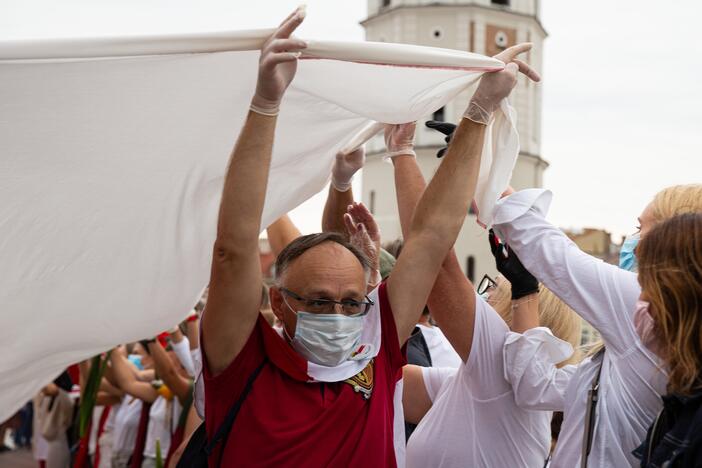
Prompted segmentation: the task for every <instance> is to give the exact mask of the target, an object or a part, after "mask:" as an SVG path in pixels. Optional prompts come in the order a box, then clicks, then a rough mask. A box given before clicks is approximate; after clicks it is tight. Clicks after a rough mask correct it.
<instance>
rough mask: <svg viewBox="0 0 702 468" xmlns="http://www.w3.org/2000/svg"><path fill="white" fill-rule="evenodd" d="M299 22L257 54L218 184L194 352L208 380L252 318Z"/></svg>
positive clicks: (239, 343)
mask: <svg viewBox="0 0 702 468" xmlns="http://www.w3.org/2000/svg"><path fill="white" fill-rule="evenodd" d="M304 16H305V14H304V10H296V11H295V12H294V13H293V14H291V15H290V16H289V17H288V18H287V19H286V20H285V21H284V22H283V23H282V24H281V26H280V27H279V28H278V30H277V31H276V32H275V33H274V34H273V35H272V36H271V38H270V39H269V40H268V41H267V42H266V43H265V44H264V46H263V48H262V50H261V57H260V60H259V73H258V82H257V85H256V94H255V96H254V98H253V100H252V103H251V110H250V111H249V113H248V116H247V118H246V122H245V123H244V127H243V128H242V130H241V133H240V134H239V138H238V140H237V142H236V145H235V146H234V151H233V152H232V155H231V157H230V161H229V168H228V169H227V173H226V176H225V180H224V189H223V191H222V201H221V204H220V210H219V220H218V223H217V238H216V240H215V244H214V249H213V255H212V270H211V277H210V292H209V297H208V300H207V306H206V308H205V313H204V315H203V318H202V336H203V343H202V346H203V349H204V351H205V353H204V354H205V356H206V358H207V365H209V369H210V371H211V372H212V373H213V374H217V373H219V372H221V371H223V370H224V369H225V368H226V367H227V366H228V365H229V364H230V363H231V362H232V361H233V360H234V358H235V357H236V356H237V355H238V354H239V352H240V351H241V349H242V348H243V347H244V344H245V343H246V341H247V339H248V338H249V335H250V334H251V332H252V330H253V327H254V325H255V323H256V318H257V316H258V309H259V305H260V301H261V281H262V278H261V266H260V261H259V255H258V235H259V230H260V227H261V214H262V212H263V203H264V199H265V194H266V187H267V185H268V172H269V169H270V162H271V153H272V149H273V139H274V136H275V126H276V121H277V114H278V106H279V104H280V101H281V99H282V97H283V94H284V92H285V90H286V89H287V87H288V85H289V84H290V82H291V81H292V79H293V77H294V76H295V71H296V69H297V58H298V55H299V54H298V52H299V51H300V50H301V49H303V48H305V47H306V44H305V42H304V41H302V40H299V39H294V38H291V37H290V36H291V34H292V33H293V31H294V30H295V29H296V28H297V27H298V26H299V25H300V23H302V20H303V19H304Z"/></svg>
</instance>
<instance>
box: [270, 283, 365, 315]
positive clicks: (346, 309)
mask: <svg viewBox="0 0 702 468" xmlns="http://www.w3.org/2000/svg"><path fill="white" fill-rule="evenodd" d="M280 291H281V292H283V294H285V295H287V296H290V297H292V298H293V299H295V300H296V301H298V302H301V303H302V304H304V306H305V311H306V312H311V313H313V314H335V313H336V305H337V304H339V305H340V306H341V310H342V312H343V314H344V315H358V314H361V315H365V314H366V313H368V311H369V310H370V308H371V306H372V305H373V304H374V302H373V301H372V300H370V299H369V298H368V296H365V299H366V300H365V301H354V300H353V299H346V300H343V301H333V300H331V299H311V298H307V297H302V296H300V295H299V294H296V293H294V292H292V291H290V290H289V289H285V288H280Z"/></svg>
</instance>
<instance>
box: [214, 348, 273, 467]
mask: <svg viewBox="0 0 702 468" xmlns="http://www.w3.org/2000/svg"><path fill="white" fill-rule="evenodd" d="M267 362H268V358H264V359H263V362H262V363H261V364H259V366H258V367H257V368H256V369H255V370H254V371H253V372H252V373H251V375H250V376H249V379H248V380H247V381H246V385H245V386H244V390H243V391H242V392H241V395H240V396H239V399H238V400H237V401H236V403H234V405H233V406H232V407H231V408H230V409H229V412H228V413H227V416H226V417H225V418H224V421H223V422H222V424H221V425H220V426H219V429H217V432H215V435H214V437H213V438H212V440H211V441H210V442H209V443H208V444H207V446H206V447H205V453H206V454H207V456H208V457H209V456H210V455H212V452H213V451H214V449H215V447H217V444H219V443H220V442H221V441H222V440H224V439H226V438H227V437H229V432H231V430H232V426H233V425H234V420H235V419H236V416H237V415H238V414H239V409H241V405H242V404H243V403H244V400H245V399H246V397H247V396H248V395H249V392H251V387H252V386H253V383H254V380H256V377H258V374H260V373H261V369H263V366H265V365H266V363H267ZM222 450H224V447H223V448H222ZM221 461H222V458H221V457H220V462H221ZM218 465H219V464H218Z"/></svg>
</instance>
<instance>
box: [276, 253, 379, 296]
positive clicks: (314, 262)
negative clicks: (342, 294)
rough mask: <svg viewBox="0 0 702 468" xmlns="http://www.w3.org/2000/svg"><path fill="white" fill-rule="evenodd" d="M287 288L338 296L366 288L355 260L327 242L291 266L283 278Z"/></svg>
mask: <svg viewBox="0 0 702 468" xmlns="http://www.w3.org/2000/svg"><path fill="white" fill-rule="evenodd" d="M284 283H285V284H286V285H290V286H292V285H296V287H298V288H305V289H306V290H309V291H311V290H312V289H316V290H325V291H329V290H331V289H333V290H334V292H338V291H339V289H340V284H339V283H341V284H343V286H344V287H343V288H342V289H344V290H349V289H350V290H354V289H357V288H363V287H364V285H365V272H364V271H363V266H362V265H361V262H360V261H359V260H358V259H357V258H356V256H355V255H354V254H353V253H352V252H351V251H350V250H348V249H347V248H345V247H344V246H342V245H339V244H335V243H331V242H327V243H324V244H320V245H318V246H315V247H313V248H311V249H309V250H307V251H306V252H305V253H303V254H302V255H300V256H299V257H298V258H296V259H295V260H293V261H292V262H290V265H289V266H288V268H287V271H286V272H285V274H284ZM356 283H358V284H356Z"/></svg>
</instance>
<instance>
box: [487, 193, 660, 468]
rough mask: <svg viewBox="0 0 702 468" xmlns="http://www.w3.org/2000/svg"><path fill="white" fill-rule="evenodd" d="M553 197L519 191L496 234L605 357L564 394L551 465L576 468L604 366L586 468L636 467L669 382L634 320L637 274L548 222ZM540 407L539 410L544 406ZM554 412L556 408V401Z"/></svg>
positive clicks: (589, 364)
mask: <svg viewBox="0 0 702 468" xmlns="http://www.w3.org/2000/svg"><path fill="white" fill-rule="evenodd" d="M551 197H552V195H551V192H549V191H547V190H542V189H529V190H522V191H520V192H517V193H514V194H512V195H510V196H509V197H507V198H504V199H502V200H500V201H499V202H498V203H497V208H496V210H495V216H494V227H495V232H496V233H497V234H498V236H500V238H501V239H503V240H504V241H505V242H506V243H507V244H509V246H510V247H511V248H512V249H513V250H514V251H515V253H516V254H517V256H519V259H520V260H521V261H522V263H523V264H524V266H525V267H526V269H527V270H529V271H530V272H531V273H532V274H533V275H534V276H535V277H536V278H537V279H538V280H539V281H541V282H542V283H543V284H544V286H546V287H547V288H549V289H550V290H551V291H553V293H554V294H555V295H556V296H558V297H559V298H560V299H561V300H562V301H563V302H565V303H566V304H568V306H570V307H571V308H572V309H573V310H574V311H575V312H577V313H578V314H579V315H580V316H581V317H582V318H584V319H585V320H586V321H587V322H589V323H590V324H592V326H593V327H594V328H595V329H596V330H597V331H599V332H600V335H601V336H602V339H603V340H604V343H605V346H606V352H605V353H604V359H599V358H598V359H597V360H596V361H594V362H593V360H592V358H588V359H586V360H584V361H583V362H582V363H581V364H580V365H579V366H578V368H577V369H576V371H575V372H574V374H573V376H572V377H571V379H570V383H569V385H568V387H567V389H566V392H565V395H564V399H565V407H564V419H563V425H562V426H561V433H560V436H559V439H558V443H557V444H556V449H555V452H554V454H553V458H552V460H551V466H552V467H554V468H560V467H565V468H574V467H578V466H580V455H581V448H582V440H583V428H584V427H585V411H586V403H585V402H586V400H587V392H588V389H589V388H590V385H591V383H592V381H593V379H594V378H595V375H596V374H597V370H598V368H599V366H600V362H601V363H602V364H601V365H602V373H601V375H600V390H599V401H598V406H597V414H596V419H595V431H594V439H593V442H592V449H591V452H590V457H589V458H588V464H589V466H597V467H608V468H610V467H611V468H619V467H623V466H638V464H639V461H638V460H637V459H636V458H635V457H634V456H633V455H632V454H631V452H632V450H634V449H635V448H636V447H638V446H639V445H640V444H641V442H642V441H643V439H644V438H645V437H646V431H647V430H648V428H649V426H650V425H651V423H652V422H653V419H654V418H655V416H656V414H657V413H658V411H659V410H660V409H661V406H662V401H661V398H660V397H661V395H664V394H665V393H666V390H665V387H666V382H667V377H666V376H665V374H664V372H663V371H662V370H661V368H660V367H659V366H660V364H661V363H660V361H659V359H658V358H657V357H655V356H654V355H653V354H651V352H650V351H648V350H647V349H646V348H645V347H644V346H643V344H641V340H640V339H639V337H638V335H637V334H636V330H635V329H634V324H633V320H632V316H633V313H634V309H635V304H636V301H637V299H638V298H639V295H640V293H641V288H640V286H639V283H638V281H637V278H636V274H635V273H631V272H629V271H625V270H622V269H621V268H619V267H617V266H615V265H610V264H607V263H604V262H603V261H601V260H599V259H597V258H594V257H592V256H590V255H587V254H586V253H584V252H582V251H581V250H580V249H579V248H578V247H577V245H575V243H574V242H573V241H571V240H570V239H568V237H567V236H566V235H565V234H564V233H563V232H562V231H561V230H560V229H558V228H556V227H554V226H552V225H551V224H549V223H548V222H547V221H546V220H545V216H546V212H547V211H548V207H549V205H550V202H551ZM542 403H544V406H546V405H545V403H546V402H542ZM554 405H555V406H554V407H553V408H552V409H557V408H560V406H559V405H561V401H560V399H556V401H555V402H554Z"/></svg>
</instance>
